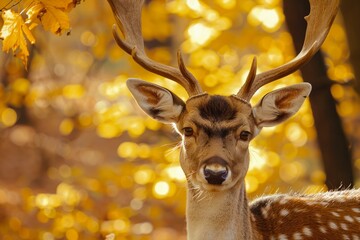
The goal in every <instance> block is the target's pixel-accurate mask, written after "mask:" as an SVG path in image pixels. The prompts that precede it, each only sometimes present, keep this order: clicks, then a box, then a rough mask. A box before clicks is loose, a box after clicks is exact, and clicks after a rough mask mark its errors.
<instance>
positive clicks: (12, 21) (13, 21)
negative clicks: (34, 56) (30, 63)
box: [0, 10, 35, 66]
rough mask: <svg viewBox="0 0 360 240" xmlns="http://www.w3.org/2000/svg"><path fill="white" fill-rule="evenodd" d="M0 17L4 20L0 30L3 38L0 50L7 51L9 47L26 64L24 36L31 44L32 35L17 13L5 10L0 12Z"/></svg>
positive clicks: (26, 54) (27, 53)
mask: <svg viewBox="0 0 360 240" xmlns="http://www.w3.org/2000/svg"><path fill="white" fill-rule="evenodd" d="M2 18H3V20H4V25H3V27H2V28H1V31H0V38H1V39H3V40H4V41H3V49H2V50H3V51H4V52H9V50H10V49H11V50H12V51H13V53H14V54H15V55H16V56H17V57H18V58H20V59H21V60H22V62H23V64H24V65H25V66H27V59H28V56H29V51H28V49H27V41H26V38H27V39H28V40H29V41H30V43H31V44H34V43H35V38H34V36H33V35H32V33H31V31H30V29H29V27H28V26H27V25H26V24H25V22H24V20H23V18H22V17H21V15H20V14H19V13H16V12H13V11H12V10H6V11H4V12H3V14H2Z"/></svg>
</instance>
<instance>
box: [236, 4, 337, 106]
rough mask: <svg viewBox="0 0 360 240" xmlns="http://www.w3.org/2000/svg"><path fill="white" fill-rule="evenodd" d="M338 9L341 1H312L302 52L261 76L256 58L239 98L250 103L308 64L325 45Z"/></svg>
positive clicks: (306, 18)
mask: <svg viewBox="0 0 360 240" xmlns="http://www.w3.org/2000/svg"><path fill="white" fill-rule="evenodd" d="M338 7H339V0H310V14H309V15H308V16H307V17H305V20H306V21H307V24H308V26H307V29H306V34H305V40H304V45H303V47H302V50H301V52H300V53H299V54H298V55H297V56H296V58H294V59H293V60H292V61H290V62H288V63H286V64H284V65H282V66H280V67H277V68H275V69H272V70H269V71H266V72H263V73H260V74H256V58H254V61H253V62H252V65H251V69H250V72H249V75H248V77H247V79H246V82H245V84H244V85H243V86H242V87H241V89H240V91H239V92H238V93H237V96H238V97H241V98H242V99H245V100H247V101H249V100H250V99H251V97H252V96H253V95H254V93H255V92H256V91H257V90H258V89H259V88H260V87H262V86H264V85H265V84H267V83H270V82H272V81H274V80H277V79H279V78H282V77H285V76H287V75H289V74H291V73H293V72H295V71H296V70H298V69H299V68H300V67H302V66H303V65H304V64H306V63H307V62H308V61H309V60H310V59H311V58H312V57H313V56H314V55H315V53H316V52H317V51H318V50H319V49H320V46H321V45H322V44H323V42H324V40H325V38H326V36H327V34H328V32H329V30H330V27H331V25H332V22H333V21H334V19H335V16H336V13H337V10H338Z"/></svg>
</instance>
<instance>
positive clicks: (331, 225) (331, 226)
mask: <svg viewBox="0 0 360 240" xmlns="http://www.w3.org/2000/svg"><path fill="white" fill-rule="evenodd" d="M329 227H330V228H332V229H335V230H337V229H338V228H339V227H338V225H336V223H334V222H329Z"/></svg>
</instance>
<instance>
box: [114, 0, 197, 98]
mask: <svg viewBox="0 0 360 240" xmlns="http://www.w3.org/2000/svg"><path fill="white" fill-rule="evenodd" d="M108 2H109V4H110V6H111V8H112V11H113V13H114V16H115V18H116V21H117V25H118V26H119V28H120V30H121V32H122V34H123V36H124V39H121V37H120V36H119V35H118V33H117V31H116V28H117V27H116V25H114V26H113V34H114V37H115V40H116V42H117V44H118V45H119V46H120V47H121V48H122V49H123V50H124V51H125V52H127V53H128V54H130V55H131V56H132V57H133V59H134V60H135V61H136V62H137V63H138V64H139V65H141V66H142V67H143V68H145V69H146V70H148V71H150V72H153V73H156V74H158V75H161V76H163V77H166V78H169V79H171V80H173V81H175V82H177V83H179V84H180V85H181V86H183V87H184V88H185V89H186V91H187V92H188V94H189V96H193V95H196V94H200V93H202V92H203V91H202V89H201V87H200V84H199V82H198V81H197V80H196V79H195V77H194V76H193V75H192V74H191V73H190V72H189V71H188V70H187V69H186V67H185V65H184V61H183V59H182V56H181V53H180V51H178V53H177V60H178V65H179V69H177V68H174V67H171V66H167V65H164V64H162V63H159V62H155V61H153V60H152V59H150V58H149V57H148V56H147V55H146V53H145V48H144V39H143V36H142V33H141V9H142V6H143V4H144V0H108Z"/></svg>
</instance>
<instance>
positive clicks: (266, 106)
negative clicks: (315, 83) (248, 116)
mask: <svg viewBox="0 0 360 240" xmlns="http://www.w3.org/2000/svg"><path fill="white" fill-rule="evenodd" d="M310 91H311V85H310V84H309V83H300V84H295V85H292V86H289V87H284V88H281V89H278V90H275V91H272V92H270V93H268V94H266V95H265V96H264V97H263V98H262V99H261V101H260V102H259V103H258V104H257V105H256V106H255V107H254V108H253V113H254V117H255V120H256V124H257V126H258V127H272V126H275V125H277V124H279V123H281V122H283V121H285V120H286V119H288V118H289V117H291V116H293V115H294V114H295V113H296V112H297V111H298V110H299V108H300V107H301V105H302V104H303V102H304V100H305V99H306V97H307V96H309V94H310Z"/></svg>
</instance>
